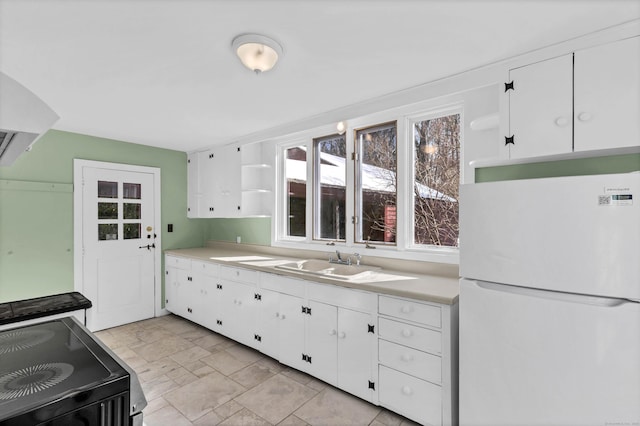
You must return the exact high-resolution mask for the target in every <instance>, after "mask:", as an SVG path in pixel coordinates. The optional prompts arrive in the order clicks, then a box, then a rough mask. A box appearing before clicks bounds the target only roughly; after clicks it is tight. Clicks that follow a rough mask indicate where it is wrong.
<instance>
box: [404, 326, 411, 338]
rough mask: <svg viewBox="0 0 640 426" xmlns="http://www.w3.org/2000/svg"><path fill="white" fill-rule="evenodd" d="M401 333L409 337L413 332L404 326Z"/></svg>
mask: <svg viewBox="0 0 640 426" xmlns="http://www.w3.org/2000/svg"><path fill="white" fill-rule="evenodd" d="M402 335H403V336H404V337H411V336H412V335H413V333H412V332H411V330H409V329H407V328H405V329H404V330H402Z"/></svg>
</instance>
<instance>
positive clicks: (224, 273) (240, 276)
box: [220, 265, 258, 285]
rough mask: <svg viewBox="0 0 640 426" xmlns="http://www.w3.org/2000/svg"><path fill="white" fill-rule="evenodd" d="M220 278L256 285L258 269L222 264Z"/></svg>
mask: <svg viewBox="0 0 640 426" xmlns="http://www.w3.org/2000/svg"><path fill="white" fill-rule="evenodd" d="M220 278H224V279H226V280H232V281H239V282H244V283H249V284H254V285H255V284H257V283H258V271H250V270H248V269H242V268H232V267H229V266H222V265H220Z"/></svg>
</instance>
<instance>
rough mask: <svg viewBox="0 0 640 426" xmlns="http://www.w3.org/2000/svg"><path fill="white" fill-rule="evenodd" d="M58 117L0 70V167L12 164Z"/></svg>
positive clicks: (31, 93)
mask: <svg viewBox="0 0 640 426" xmlns="http://www.w3.org/2000/svg"><path fill="white" fill-rule="evenodd" d="M58 118H59V117H58V115H57V114H56V113H55V112H54V111H53V110H52V109H51V108H49V106H48V105H47V104H45V103H44V102H43V101H42V99H40V98H39V97H37V96H36V95H35V94H34V93H33V92H31V91H30V90H29V89H27V88H26V87H24V86H23V85H21V84H20V83H18V82H17V81H15V80H14V79H12V78H11V77H9V76H8V75H6V74H4V73H2V72H0V166H10V165H11V164H13V162H14V161H15V160H16V158H18V156H19V155H20V154H22V153H23V152H25V151H28V150H29V149H30V148H31V146H32V145H33V143H34V142H35V141H36V140H38V138H39V137H40V136H42V135H43V134H44V133H45V132H46V131H47V130H49V129H50V128H51V126H53V124H54V123H55V122H56V121H58Z"/></svg>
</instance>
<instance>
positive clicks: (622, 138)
mask: <svg viewBox="0 0 640 426" xmlns="http://www.w3.org/2000/svg"><path fill="white" fill-rule="evenodd" d="M574 78H575V80H574V82H575V120H574V122H575V146H574V149H575V151H587V150H596V149H607V148H614V147H629V146H637V145H638V144H640V119H639V117H640V86H639V85H638V79H639V78H640V37H634V38H630V39H626V40H621V41H618V42H615V43H610V44H605V45H602V46H597V47H594V48H591V49H586V50H582V51H577V52H576V53H575V77H574Z"/></svg>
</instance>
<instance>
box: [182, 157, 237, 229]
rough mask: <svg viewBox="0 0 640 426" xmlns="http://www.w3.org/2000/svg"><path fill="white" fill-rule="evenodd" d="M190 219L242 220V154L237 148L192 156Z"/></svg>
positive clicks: (188, 176)
mask: <svg viewBox="0 0 640 426" xmlns="http://www.w3.org/2000/svg"><path fill="white" fill-rule="evenodd" d="M187 179H188V188H187V194H188V195H187V215H188V217H200V218H208V217H211V218H213V217H239V216H240V213H241V212H240V208H241V207H240V202H241V201H240V200H241V193H240V151H239V147H238V146H236V145H226V146H222V147H216V148H212V149H209V150H207V151H201V152H197V153H192V154H189V156H188V158H187Z"/></svg>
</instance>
